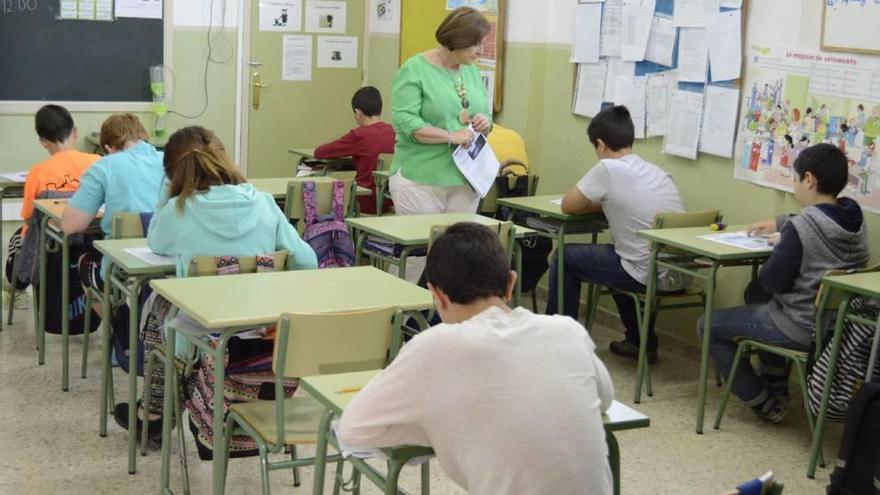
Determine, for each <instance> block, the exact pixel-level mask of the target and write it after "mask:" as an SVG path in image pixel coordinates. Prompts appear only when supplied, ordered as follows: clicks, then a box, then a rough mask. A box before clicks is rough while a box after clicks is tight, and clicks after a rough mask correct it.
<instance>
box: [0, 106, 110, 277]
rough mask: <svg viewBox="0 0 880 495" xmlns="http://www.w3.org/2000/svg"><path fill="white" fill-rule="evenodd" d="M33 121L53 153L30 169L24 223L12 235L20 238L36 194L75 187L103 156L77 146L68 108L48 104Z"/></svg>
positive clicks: (23, 205) (42, 141) (12, 256)
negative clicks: (83, 150) (87, 151)
mask: <svg viewBox="0 0 880 495" xmlns="http://www.w3.org/2000/svg"><path fill="white" fill-rule="evenodd" d="M34 121H35V122H34V124H35V125H34V127H35V128H36V131H37V136H39V138H40V146H42V147H43V149H45V150H46V151H47V152H49V155H50V157H49V159H47V160H45V161H42V162H40V163H37V164H36V165H34V166H33V167H31V169H30V170H29V171H28V174H27V178H26V179H25V182H24V192H23V194H22V201H21V218H22V220H24V222H25V226H24V227H22V228H21V229H19V230H18V232H16V233H15V234H13V237H16V236H18V237H19V238H23V237H24V235H25V232H26V231H27V221H28V220H29V219H30V218H31V215H32V214H33V212H34V200H35V199H37V196H39V195H40V194H42V193H45V192H47V191H58V192H72V191H76V189H77V188H78V187H79V179H80V176H82V174H83V173H85V171H86V169H88V168H89V167H91V166H92V164H93V163H95V162H96V161H98V160H99V159H100V158H101V157H100V156H98V155H93V154H91V153H83V152H81V151H79V150H77V149H76V142H77V140H79V132H78V131H77V129H76V126H75V125H74V123H73V117H71V116H70V112H68V111H67V109H66V108H64V107H62V106H59V105H46V106H44V107H42V108H40V109H39V110H38V111H37V114H36V115H35V116H34ZM16 254H17V251H11V252H10V253H9V261H7V277H8V278H9V279H10V282H11V276H12V273H11V266H12V263H13V262H14V261H13V260H14V259H15V256H16ZM19 288H23V287H20V286H19Z"/></svg>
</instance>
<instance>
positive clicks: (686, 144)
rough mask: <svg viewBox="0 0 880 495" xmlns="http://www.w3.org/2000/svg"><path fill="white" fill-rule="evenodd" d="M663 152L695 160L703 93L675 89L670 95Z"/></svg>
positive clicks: (701, 115) (701, 116)
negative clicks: (669, 109)
mask: <svg viewBox="0 0 880 495" xmlns="http://www.w3.org/2000/svg"><path fill="white" fill-rule="evenodd" d="M669 105H670V108H671V109H675V110H674V111H670V112H669V119H668V120H667V121H666V137H665V139H664V140H663V152H664V153H667V154H670V155H677V156H681V157H684V158H690V159H691V160H695V159H696V158H697V144H698V143H699V140H700V127H701V121H702V118H703V93H695V92H692V91H685V90H680V89H676V90H674V91H673V92H672V95H671V96H670V100H669Z"/></svg>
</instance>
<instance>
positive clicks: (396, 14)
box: [369, 0, 400, 34]
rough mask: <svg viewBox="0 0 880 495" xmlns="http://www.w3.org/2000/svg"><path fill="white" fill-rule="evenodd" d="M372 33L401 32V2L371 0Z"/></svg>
mask: <svg viewBox="0 0 880 495" xmlns="http://www.w3.org/2000/svg"><path fill="white" fill-rule="evenodd" d="M369 15H370V32H371V33H390V34H396V33H399V32H400V0H370V13H369Z"/></svg>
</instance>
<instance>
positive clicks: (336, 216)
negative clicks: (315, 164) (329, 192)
mask: <svg viewBox="0 0 880 495" xmlns="http://www.w3.org/2000/svg"><path fill="white" fill-rule="evenodd" d="M344 196H345V183H344V182H343V181H339V180H338V181H334V182H333V207H332V213H331V214H329V215H324V216H320V217H319V216H318V207H317V201H316V199H315V183H314V182H312V181H306V182H304V183H303V203H304V204H305V217H306V218H305V229H304V230H303V236H302V237H303V240H304V241H306V242H307V243H308V244H309V246H311V247H312V249H313V250H314V251H315V255H317V257H318V268H335V267H345V266H354V265H355V255H354V243H353V242H352V240H351V234H349V232H348V226H346V225H345V221H344V220H343V218H345V215H344V208H343V203H344Z"/></svg>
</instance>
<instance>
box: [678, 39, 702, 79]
mask: <svg viewBox="0 0 880 495" xmlns="http://www.w3.org/2000/svg"><path fill="white" fill-rule="evenodd" d="M708 60H709V47H708V46H707V45H706V29H705V28H681V29H680V30H679V35H678V80H679V81H682V82H698V83H704V82H706V65H707V62H708Z"/></svg>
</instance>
